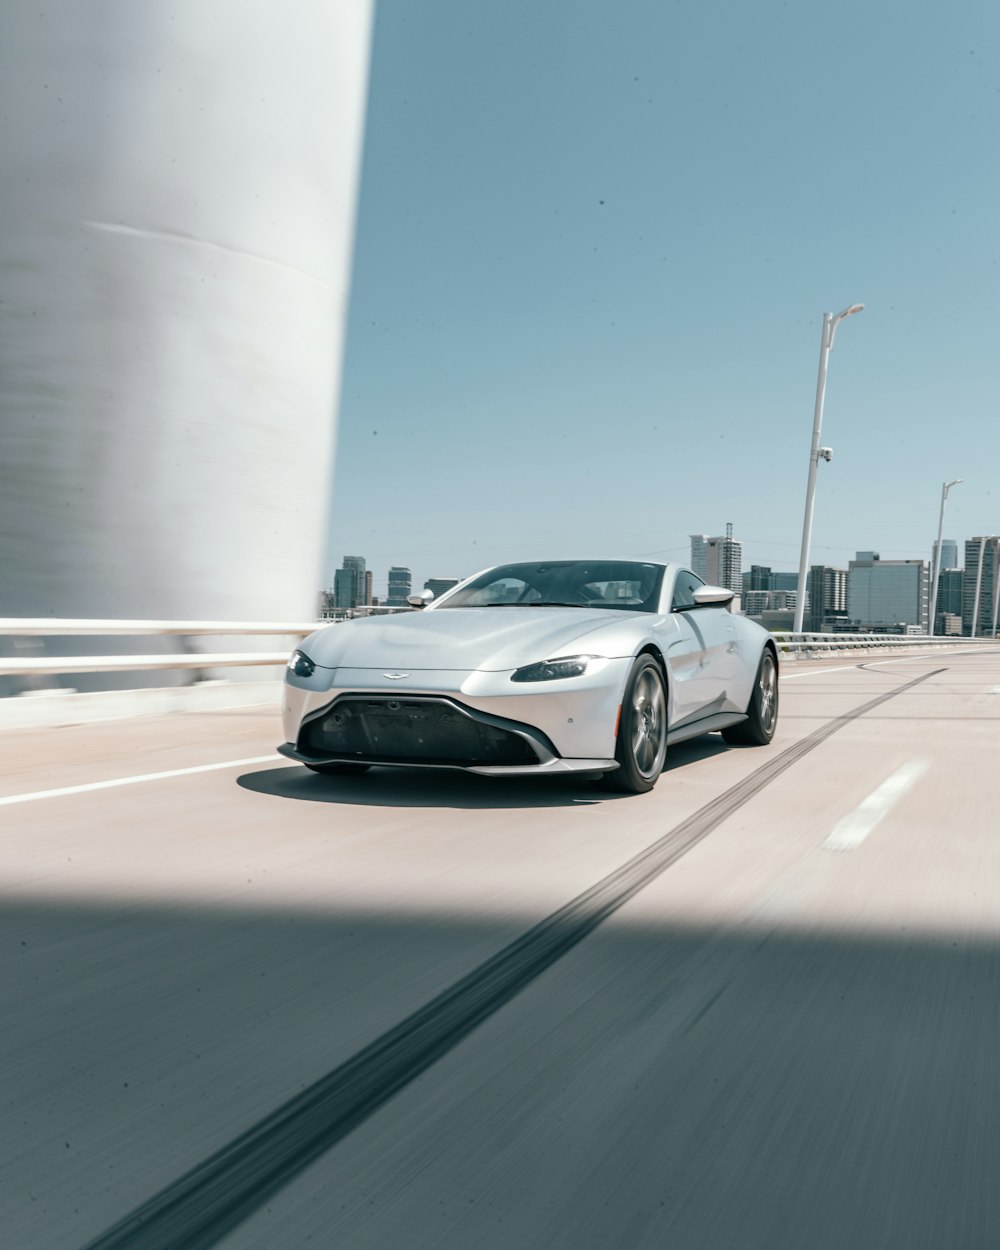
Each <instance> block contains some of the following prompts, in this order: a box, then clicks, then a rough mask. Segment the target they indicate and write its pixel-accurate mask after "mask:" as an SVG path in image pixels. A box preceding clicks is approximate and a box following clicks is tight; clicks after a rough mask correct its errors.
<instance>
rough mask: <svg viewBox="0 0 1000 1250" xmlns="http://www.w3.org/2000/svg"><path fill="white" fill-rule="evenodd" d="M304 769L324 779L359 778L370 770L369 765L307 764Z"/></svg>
mask: <svg viewBox="0 0 1000 1250" xmlns="http://www.w3.org/2000/svg"><path fill="white" fill-rule="evenodd" d="M306 768H308V769H309V771H310V772H313V773H322V774H323V776H324V777H360V775H361V774H362V773H366V772H367V771H368V770H369V768H371V764H307V765H306Z"/></svg>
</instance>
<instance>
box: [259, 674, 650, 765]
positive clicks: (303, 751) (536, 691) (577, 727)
mask: <svg viewBox="0 0 1000 1250" xmlns="http://www.w3.org/2000/svg"><path fill="white" fill-rule="evenodd" d="M630 665H631V659H630V658H627V659H620V660H618V659H615V660H605V661H603V662H602V663H601V665H600V666H599V667H598V668H597V669H596V671H595V672H592V673H585V674H583V675H582V676H580V677H573V678H564V679H561V680H557V681H549V682H538V683H528V682H525V683H515V682H511V680H510V674H509V673H507V672H502V673H489V672H481V671H474V672H461V671H453V670H443V671H427V670H424V671H415V672H413V673H411V674H407V676H406V678H404V679H393V678H389V677H387V676H386V675H385V674H384V673H383V672H381V671H378V670H373V669H320V668H317V670H316V672H315V673H313V675H312V676H311V677H308V678H301V677H297V676H296V675H294V674H289V675H288V679H287V681H286V684H285V699H284V708H283V727H284V731H285V738H286V743H285V744H284V745H283V746H281V747H279V750H280V751H281V753H282V754H283V755H285V756H286V757H288V758H289V759H297V760H299V761H300V762H301V763H308V764H324V763H336V762H342V761H346V760H350V759H353V760H355V761H358V762H362V761H363V762H365V763H372V764H381V763H385V764H398V765H405V766H407V767H432V768H437V767H448V768H462V769H464V770H465V771H468V772H475V773H480V774H483V775H487V776H508V775H524V776H527V775H534V774H538V773H569V772H595V771H608V770H610V769H612V768H615V767H617V764H616V761H615V734H616V729H617V722H618V709H619V705H620V703H621V696H622V691H623V688H624V684H625V680H626V678H627V676H628V672H629V668H630ZM404 683H405V684H404ZM401 687H402V688H401ZM369 698H370V699H371V700H372V706H375V704H376V703H377V704H381V705H382V706H383V707H388V706H390V704H393V703H394V704H396V705H397V706H402V707H404V710H405V707H417V706H418V705H419V703H420V702H421V701H427V702H428V703H435V704H437V703H444V704H447V705H449V707H450V708H451V709H452V710H453V711H454V712H456V713H460V714H461V715H462V716H464V717H467V718H469V720H470V721H473V722H478V723H480V724H481V725H484V726H493V727H496V728H498V729H500V730H503V731H505V732H507V733H508V734H510V735H513V736H516V737H518V738H520V739H522V740H523V742H524V743H526V744H527V745H528V747H530V751H524V752H523V755H524V756H525V758H524V759H523V760H517V761H511V762H500V763H494V762H491V761H489V760H469V761H459V762H456V761H453V760H449V761H442V760H438V759H434V760H427V759H421V758H419V757H414V758H400V757H399V753H398V751H395V752H390V753H388V755H385V754H382V755H380V751H379V742H378V741H377V740H374V741H368V742H367V743H366V744H365V746H364V748H363V750H352V751H351V752H350V753H344V752H343V751H342V750H329V749H327V750H324V749H323V745H324V744H326V745H327V747H329V746H330V744H331V742H335V736H334V738H330V737H326V736H324V735H323V734H319V735H316V734H312V733H311V732H310V731H309V729H308V727H309V726H310V725H311V724H314V723H315V722H316V721H317V720H320V719H322V718H324V717H326V716H331V715H332V714H333V711H334V705H335V704H337V702H338V700H343V701H344V702H343V703H342V704H341V706H342V707H343V706H345V705H346V704H349V703H363V702H364V701H365V700H366V699H369ZM317 737H318V739H319V741H317V740H316V739H317ZM310 739H312V740H311V741H310Z"/></svg>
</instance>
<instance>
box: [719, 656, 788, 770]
mask: <svg viewBox="0 0 1000 1250" xmlns="http://www.w3.org/2000/svg"><path fill="white" fill-rule="evenodd" d="M777 727H778V663H777V661H776V660H775V658H774V653H773V652H772V650H771V648H770V647H765V648H764V654H763V655H762V656H761V657H760V664H759V665H758V668H757V676H756V678H755V679H754V683H753V694H752V695H751V696H750V706H749V707H748V708H747V718H746V720H745V721H740V723H739V724H738V725H730V726H729V728H728V729H723V731H722V737H723V738H724V739H725V741H726V742H728V743H729V744H730V746H742V747H766V746H767V744H768V743H769V742H770V741H771V739H772V738H773V737H774V731H775V729H777Z"/></svg>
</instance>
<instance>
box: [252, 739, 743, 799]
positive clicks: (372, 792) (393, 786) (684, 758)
mask: <svg viewBox="0 0 1000 1250" xmlns="http://www.w3.org/2000/svg"><path fill="white" fill-rule="evenodd" d="M728 749H729V748H728V747H727V746H726V745H725V743H723V742H722V740H721V739H719V738H715V737H711V738H709V737H705V738H701V739H694V740H692V741H690V742H682V743H680V744H679V745H678V746H676V747H671V749H670V750H669V752H668V753H667V764H666V768H665V769H664V776H663V778H662V780H661V782H660V784H661V785H665V784H668V774H669V773H670V772H673V771H675V770H677V769H678V768H683V767H684V766H685V765H690V764H692V763H694V762H695V761H697V760H701V759H708V758H710V757H711V756H713V755H718V754H720V753H721V752H725V751H727V750H728ZM593 776H596V774H588V773H580V774H576V775H569V776H566V775H564V776H554V777H553V776H550V777H482V776H478V775H476V774H473V773H464V772H460V771H459V770H458V769H454V770H440V771H439V770H437V769H433V770H432V769H426V770H424V769H417V768H377V767H374V768H372V769H371V771H370V772H367V773H365V774H364V775H363V776H361V777H325V776H321V775H320V774H318V773H313V772H310V771H309V770H308V769H307V768H304V767H302V766H300V765H298V764H294V765H292V766H291V767H289V768H262V769H259V770H257V771H255V772H249V773H243V774H242V776H239V777H237V778H236V784H237V785H238V786H240V787H242V788H243V789H244V790H252V791H253V792H254V793H256V794H269V795H272V796H273V797H275V798H282V799H298V800H301V801H303V802H307V803H339V804H343V805H346V806H353V807H457V808H468V809H477V810H481V809H490V808H494V809H501V810H502V809H507V808H539V807H583V806H590V805H592V804H595V803H607V802H609V801H610V802H614V801H616V800H621V799H629V798H632V799H636V798H639V799H641V798H642V797H643V796H642V795H629V794H616V793H615V792H614V791H613V790H603V789H601V788H599V787H598V786H597V785H596V784H595V783H594V781H592V780H590V778H591V777H593Z"/></svg>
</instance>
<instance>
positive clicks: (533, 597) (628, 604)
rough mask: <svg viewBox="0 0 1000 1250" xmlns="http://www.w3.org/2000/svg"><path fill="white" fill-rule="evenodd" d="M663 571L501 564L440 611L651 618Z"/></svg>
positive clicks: (615, 565) (613, 564)
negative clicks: (549, 606) (563, 611)
mask: <svg viewBox="0 0 1000 1250" xmlns="http://www.w3.org/2000/svg"><path fill="white" fill-rule="evenodd" d="M662 582H663V567H662V565H658V564H641V563H640V562H639V561H632V560H554V561H543V562H541V563H538V564H504V565H502V566H501V567H500V568H496V569H489V570H487V572H485V573H481V574H480V575H479V576H478V577H477V578H475V579H474V580H473V581H471V582H470V583H469V584H468V586H464V587H463V588H462V589H461V590H459V591H456V592H455V593H454V594H453V595H451V596H450V597H449V598H448V599H447V600H446V601H445V602H443V603H442V604H441V605H440V606H441V608H442V609H443V608H473V607H486V606H487V605H490V606H492V605H495V604H524V605H527V604H532V603H537V604H545V603H553V604H560V605H566V606H568V607H588V608H612V609H615V610H623V611H631V612H655V611H656V610H657V606H658V604H659V599H660V586H661V584H662Z"/></svg>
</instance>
